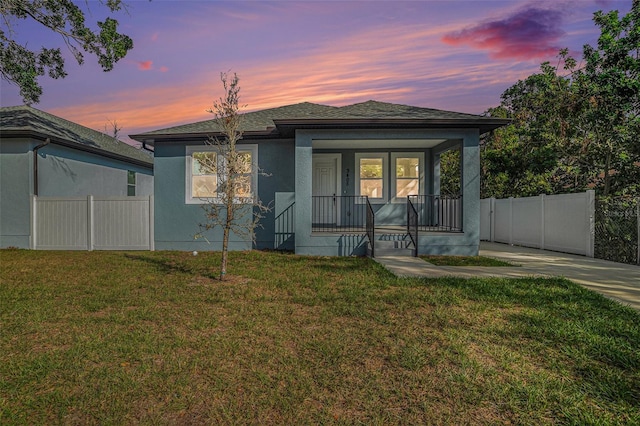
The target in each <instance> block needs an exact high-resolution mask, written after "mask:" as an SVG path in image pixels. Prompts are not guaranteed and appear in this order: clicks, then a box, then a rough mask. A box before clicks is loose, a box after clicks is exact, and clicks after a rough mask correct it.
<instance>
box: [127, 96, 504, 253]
mask: <svg viewBox="0 0 640 426" xmlns="http://www.w3.org/2000/svg"><path fill="white" fill-rule="evenodd" d="M508 122H509V121H508V120H504V119H496V118H490V117H483V116H478V115H471V114H463V113H456V112H448V111H441V110H435V109H429V108H419V107H413V106H407V105H397V104H390V103H383V102H376V101H368V102H364V103H358V104H355V105H348V106H343V107H332V106H325V105H318V104H313V103H307V102H305V103H300V104H295V105H288V106H283V107H279V108H272V109H267V110H262V111H256V112H251V113H246V114H244V119H243V124H242V126H243V130H244V135H243V138H242V140H240V141H239V142H238V149H239V150H240V151H244V152H246V154H247V155H250V156H251V158H252V160H253V162H254V163H256V164H258V165H259V167H260V168H261V169H263V170H264V171H265V172H266V173H268V174H270V176H268V177H264V176H253V179H252V182H251V185H252V189H251V191H252V192H253V193H254V194H257V195H258V196H259V198H260V199H261V200H262V201H263V203H264V204H269V203H271V205H272V207H273V211H272V212H271V213H270V214H269V215H268V216H267V217H266V218H264V219H263V220H262V221H261V224H262V228H260V229H258V230H257V231H256V241H255V243H252V242H251V241H250V240H246V239H242V238H239V237H238V236H232V241H231V246H230V247H231V249H235V250H239V249H250V248H258V249H292V250H295V252H296V253H298V254H313V255H363V254H365V253H366V252H367V246H368V244H370V243H371V242H373V243H374V245H376V246H378V247H379V245H380V244H382V243H381V241H382V240H387V242H386V243H385V244H389V241H391V245H392V246H393V247H398V248H409V249H410V250H411V251H413V252H414V254H415V249H416V248H417V249H418V251H419V252H420V253H425V254H426V253H440V254H459V255H475V254H477V253H478V247H479V212H480V156H479V147H478V144H479V138H480V135H481V134H483V133H486V132H489V131H491V130H493V129H496V128H498V127H500V126H503V125H505V124H507V123H508ZM217 132H218V127H217V125H216V121H215V120H208V121H202V122H198V123H193V124H187V125H182V126H177V127H172V128H168V129H162V130H156V131H151V132H148V133H144V134H138V135H132V136H131V137H132V138H133V139H135V140H138V141H140V142H142V143H144V144H148V145H152V146H154V162H155V190H154V199H155V208H154V211H155V248H156V249H159V250H163V249H175V250H219V249H220V247H221V244H220V241H221V236H222V232H221V230H220V229H217V230H213V231H212V232H210V234H209V235H208V236H207V238H206V240H205V239H198V240H194V238H193V236H194V234H195V233H196V232H197V231H198V224H199V223H202V222H203V221H204V212H203V210H202V209H201V204H202V203H203V202H204V201H205V200H204V197H215V189H214V190H213V191H212V189H211V188H215V176H207V175H206V173H204V172H203V171H202V168H200V167H198V166H199V164H198V157H201V156H202V155H212V154H206V153H211V152H215V146H211V145H210V144H207V143H206V141H207V139H208V136H209V135H216V134H219V133H217ZM449 149H460V150H461V153H462V155H461V164H462V166H461V194H454V195H453V196H444V195H440V194H439V193H440V189H439V176H440V174H439V168H440V166H439V161H440V155H441V153H443V152H444V151H446V150H449ZM367 212H369V213H370V214H369V215H368V214H367ZM409 212H411V214H409ZM368 216H369V217H368ZM408 221H409V222H411V227H410V229H408V228H407V223H408ZM416 221H417V223H416ZM367 223H368V225H369V228H370V229H367ZM372 225H373V226H374V227H375V228H374V229H371V228H372ZM415 233H417V234H418V235H417V236H416V235H415ZM413 240H417V241H415V243H414V242H412V241H413ZM370 248H371V247H370Z"/></svg>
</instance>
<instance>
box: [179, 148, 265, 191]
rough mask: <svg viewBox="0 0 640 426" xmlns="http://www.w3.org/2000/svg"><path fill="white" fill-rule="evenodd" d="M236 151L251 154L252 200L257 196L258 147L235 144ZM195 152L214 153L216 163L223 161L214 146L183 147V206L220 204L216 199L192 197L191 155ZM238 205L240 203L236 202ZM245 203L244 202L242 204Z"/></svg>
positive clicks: (218, 150)
mask: <svg viewBox="0 0 640 426" xmlns="http://www.w3.org/2000/svg"><path fill="white" fill-rule="evenodd" d="M236 150H237V151H240V152H242V151H248V152H250V153H251V169H252V173H251V188H252V193H253V197H252V198H253V200H255V199H256V198H257V196H258V173H257V170H258V145H257V144H237V145H236ZM196 152H215V153H217V154H218V157H217V161H218V162H220V161H224V158H223V157H222V156H221V155H220V149H219V148H218V147H217V146H215V145H187V146H186V147H185V204H206V203H209V202H213V203H215V204H221V203H222V200H221V199H220V198H218V197H209V198H197V197H192V196H191V194H192V185H193V174H192V173H193V154H194V153H196ZM237 203H238V204H240V203H241V202H240V201H238V202H237ZM242 203H243V204H244V203H245V202H244V201H243V202H242Z"/></svg>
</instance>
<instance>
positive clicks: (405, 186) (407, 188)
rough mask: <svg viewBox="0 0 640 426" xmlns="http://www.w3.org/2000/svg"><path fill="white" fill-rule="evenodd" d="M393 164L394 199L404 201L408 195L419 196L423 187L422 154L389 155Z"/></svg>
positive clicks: (398, 153)
mask: <svg viewBox="0 0 640 426" xmlns="http://www.w3.org/2000/svg"><path fill="white" fill-rule="evenodd" d="M391 161H392V164H393V169H394V172H393V175H392V176H393V183H392V186H393V191H394V198H395V199H396V200H398V201H404V199H405V198H407V196H408V195H420V189H421V188H422V187H423V186H424V172H423V163H424V154H423V153H421V152H394V153H392V154H391Z"/></svg>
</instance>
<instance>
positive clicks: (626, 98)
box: [481, 0, 640, 197]
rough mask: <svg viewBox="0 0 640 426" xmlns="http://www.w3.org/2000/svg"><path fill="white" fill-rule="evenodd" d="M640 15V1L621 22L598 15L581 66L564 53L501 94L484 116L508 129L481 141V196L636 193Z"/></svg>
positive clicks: (639, 188)
mask: <svg viewBox="0 0 640 426" xmlns="http://www.w3.org/2000/svg"><path fill="white" fill-rule="evenodd" d="M639 18H640V1H639V0H634V2H633V6H632V9H631V11H630V12H629V13H628V14H627V15H625V16H623V17H620V15H619V12H618V11H612V12H609V13H602V12H597V13H595V14H594V22H595V24H596V25H597V26H598V27H599V28H600V37H599V38H598V43H597V45H596V46H590V45H585V46H584V48H583V52H582V59H581V62H580V63H578V61H577V60H576V59H574V58H573V57H571V55H570V54H569V51H568V50H567V49H563V50H561V51H560V52H559V54H558V62H557V64H556V65H555V66H553V65H551V64H550V63H549V62H545V63H543V64H541V66H540V72H538V73H535V74H533V75H531V76H529V77H527V78H526V79H524V80H521V81H518V82H517V83H516V84H514V85H513V86H512V87H510V88H509V89H507V90H506V91H505V92H504V93H503V94H502V97H501V99H502V102H501V104H500V106H499V107H497V108H492V109H490V110H489V111H488V112H487V114H488V115H491V116H497V117H503V118H505V117H506V118H512V119H513V124H512V125H510V126H508V127H505V128H502V129H498V130H496V131H495V132H493V133H492V134H490V135H489V136H487V137H486V138H485V139H484V140H483V141H482V151H481V152H482V154H481V157H482V174H483V183H482V195H483V196H485V197H487V196H495V197H509V196H528V195H535V194H539V193H564V192H575V191H581V190H585V189H590V188H595V189H596V191H598V193H599V194H600V195H603V196H607V195H611V194H631V195H633V194H635V195H638V194H640V148H639V145H640V29H639V25H638V21H639Z"/></svg>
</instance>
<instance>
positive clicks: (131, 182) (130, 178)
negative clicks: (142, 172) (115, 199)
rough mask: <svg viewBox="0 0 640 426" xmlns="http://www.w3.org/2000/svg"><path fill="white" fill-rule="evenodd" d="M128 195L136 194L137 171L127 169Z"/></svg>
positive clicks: (133, 195)
mask: <svg viewBox="0 0 640 426" xmlns="http://www.w3.org/2000/svg"><path fill="white" fill-rule="evenodd" d="M127 196H129V197H135V196H136V172H134V171H132V170H127Z"/></svg>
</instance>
